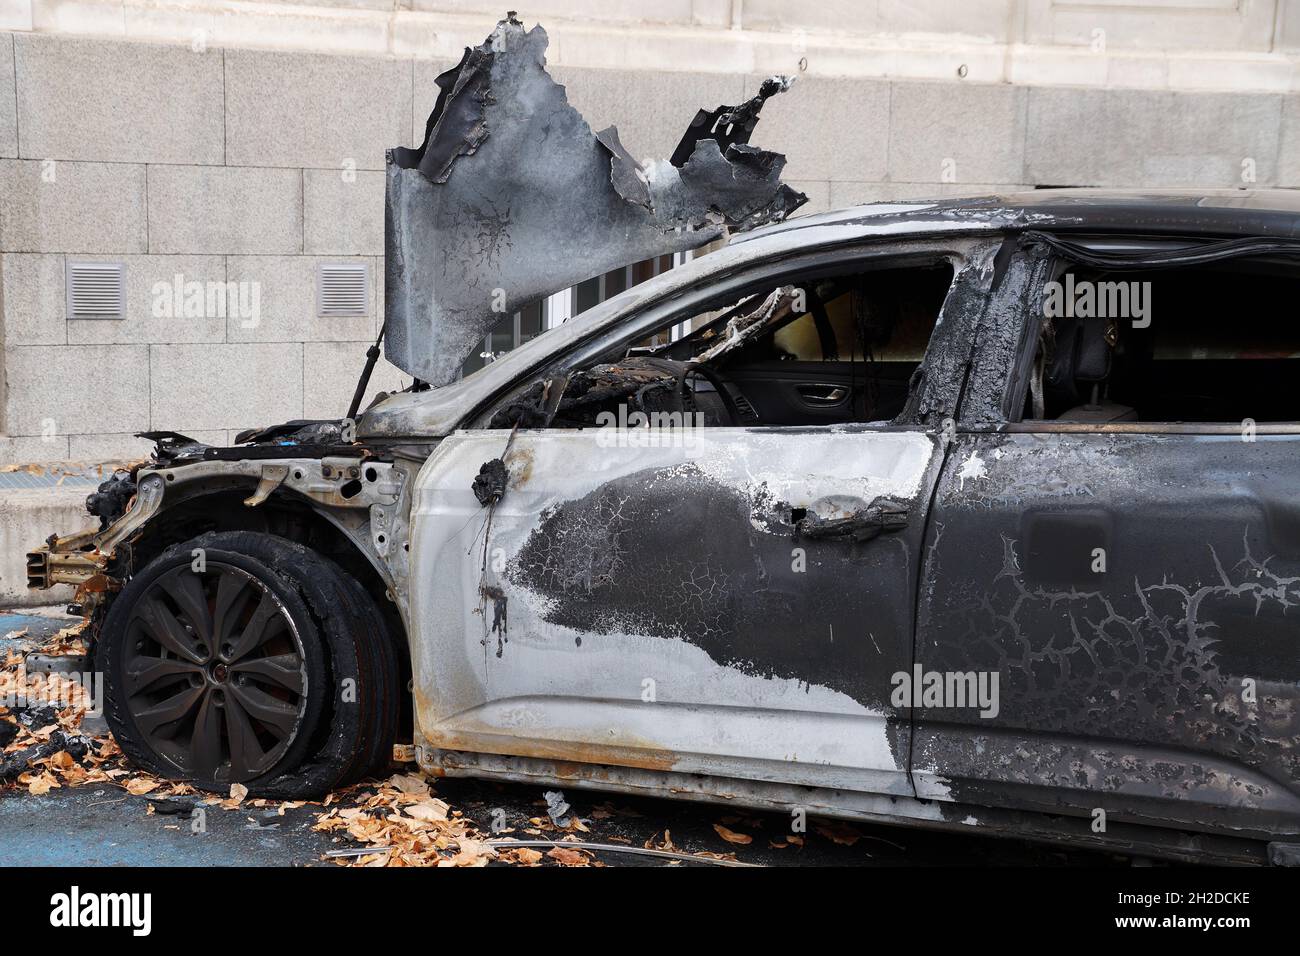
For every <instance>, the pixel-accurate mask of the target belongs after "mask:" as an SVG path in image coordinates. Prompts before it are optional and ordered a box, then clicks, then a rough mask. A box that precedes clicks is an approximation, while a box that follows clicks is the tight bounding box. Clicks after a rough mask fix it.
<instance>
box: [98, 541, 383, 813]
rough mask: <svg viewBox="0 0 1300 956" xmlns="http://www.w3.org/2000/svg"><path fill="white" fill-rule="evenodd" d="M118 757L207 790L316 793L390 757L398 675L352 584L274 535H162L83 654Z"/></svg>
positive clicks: (369, 605)
mask: <svg viewBox="0 0 1300 956" xmlns="http://www.w3.org/2000/svg"><path fill="white" fill-rule="evenodd" d="M95 659H96V669H97V670H98V671H99V672H100V673H101V674H102V675H103V679H104V685H105V686H104V716H105V718H106V720H107V721H108V725H109V728H110V729H111V730H112V731H113V735H114V737H115V738H116V739H117V742H118V745H119V746H120V747H121V748H122V751H123V753H125V754H126V755H127V757H128V758H130V759H131V760H133V761H134V762H135V763H137V764H139V765H140V766H141V767H143V768H145V769H146V770H149V771H150V772H152V773H155V774H157V775H159V776H162V777H168V778H172V779H181V780H187V781H189V782H191V783H193V784H194V785H195V786H197V787H200V788H202V789H206V790H215V791H222V792H226V791H229V789H230V786H231V784H235V783H239V784H243V785H244V786H246V787H248V789H249V791H250V792H251V793H253V794H255V795H258V796H263V797H271V798H275V799H297V798H304V797H315V796H319V795H321V794H323V793H326V792H328V791H329V790H331V789H333V788H335V787H338V786H343V785H345V784H348V783H351V782H353V781H355V780H357V779H360V778H361V777H362V776H365V775H366V774H367V773H370V772H374V771H376V770H379V769H381V768H382V767H384V766H386V765H387V762H388V761H389V760H390V759H391V755H392V744H393V737H394V734H395V732H396V725H397V713H398V694H399V693H400V688H399V686H398V682H399V673H398V665H397V657H396V651H395V647H394V645H393V642H392V637H391V636H390V634H389V633H388V628H387V626H386V624H385V621H384V619H383V616H382V615H381V614H380V613H379V611H378V609H377V608H376V607H375V604H374V601H373V600H372V599H371V598H370V596H369V595H368V594H366V592H365V590H364V589H363V588H362V587H361V585H360V584H359V583H358V582H357V581H356V580H355V579H354V578H353V577H351V576H350V575H348V574H347V573H346V572H344V571H343V570H342V569H340V568H339V567H338V566H337V565H335V564H333V563H332V562H330V561H328V560H327V559H325V558H324V557H322V556H320V555H318V554H316V553H315V552H312V551H310V550H308V549H307V548H304V547H303V546H301V545H299V544H296V543H294V542H292V541H287V540H285V539H283V538H277V537H275V536H272V535H267V534H259V533H255V532H247V531H227V532H214V533H210V534H205V535H202V536H200V537H197V538H194V539H192V540H190V541H187V542H184V543H182V544H178V545H175V546H174V547H172V548H169V549H168V550H167V551H165V552H164V553H163V554H161V555H159V556H158V557H157V558H155V559H154V560H153V561H152V562H150V563H149V564H148V565H147V566H146V567H145V568H144V569H142V570H141V571H140V572H139V573H138V574H136V575H135V576H134V577H133V578H132V579H131V581H130V582H129V583H128V584H127V586H126V587H125V588H123V590H122V593H121V594H120V595H118V597H117V598H116V600H114V601H113V603H112V606H111V607H110V609H109V613H108V616H107V618H106V619H105V622H104V627H103V629H102V632H101V634H100V636H99V640H98V642H97V645H96V652H95Z"/></svg>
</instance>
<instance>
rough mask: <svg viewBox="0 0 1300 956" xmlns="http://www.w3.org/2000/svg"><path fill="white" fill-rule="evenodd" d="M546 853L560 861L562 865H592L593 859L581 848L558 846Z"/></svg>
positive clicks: (557, 861)
mask: <svg viewBox="0 0 1300 956" xmlns="http://www.w3.org/2000/svg"><path fill="white" fill-rule="evenodd" d="M546 855H547V856H548V857H550V858H551V859H552V860H554V861H555V862H556V863H559V864H560V865H561V866H590V865H591V859H590V858H589V857H587V856H586V855H585V854H584V853H583V852H582V851H581V850H570V849H569V848H568V847H563V846H557V847H554V848H552V849H550V850H548V851H547V852H546Z"/></svg>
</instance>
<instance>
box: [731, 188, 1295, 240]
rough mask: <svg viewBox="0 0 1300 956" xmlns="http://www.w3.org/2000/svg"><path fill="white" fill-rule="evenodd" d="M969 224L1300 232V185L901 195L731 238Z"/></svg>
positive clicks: (975, 228)
mask: <svg viewBox="0 0 1300 956" xmlns="http://www.w3.org/2000/svg"><path fill="white" fill-rule="evenodd" d="M962 223H968V224H969V227H970V230H971V231H972V232H989V231H990V230H993V231H996V230H1006V231H1022V230H1027V229H1041V230H1044V231H1061V230H1069V231H1075V232H1099V233H1125V234H1130V235H1187V236H1201V235H1204V236H1230V237H1232V236H1268V237H1286V238H1291V237H1300V190H1290V189H1218V190H1159V189H1149V190H1119V189H1036V190H1033V191H1030V192H1019V193H1009V194H1007V195H1000V196H975V197H962V198H947V199H916V200H911V199H909V200H899V201H896V202H880V203H868V204H866V205H861V206H852V207H849V208H847V209H838V210H833V211H831V212H822V213H814V214H811V215H807V216H796V217H795V218H793V219H788V220H786V221H785V222H781V223H777V224H775V225H771V226H765V227H763V228H761V229H755V230H752V231H750V232H744V233H738V234H736V235H734V236H733V237H732V239H731V244H733V245H734V244H738V243H744V242H749V241H751V240H753V239H755V238H760V237H765V236H774V235H777V234H782V233H784V234H786V235H787V238H789V239H790V240H792V241H796V242H797V241H798V240H799V238H800V237H799V235H798V233H799V231H800V230H806V229H815V228H816V227H819V226H832V227H837V229H841V230H842V229H844V228H845V227H847V228H848V230H849V231H852V229H853V227H855V226H857V227H860V228H861V230H862V232H863V233H864V235H865V234H869V233H873V232H878V231H880V230H881V229H882V228H883V227H890V228H889V229H888V231H889V233H890V234H891V235H893V236H894V237H897V236H898V235H900V233H901V234H906V233H908V232H915V233H917V234H922V233H926V232H932V231H936V230H938V229H940V228H941V229H942V231H943V232H946V233H952V232H953V231H954V230H956V231H960V229H961V225H962Z"/></svg>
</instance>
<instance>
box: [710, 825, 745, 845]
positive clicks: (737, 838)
mask: <svg viewBox="0 0 1300 956" xmlns="http://www.w3.org/2000/svg"><path fill="white" fill-rule="evenodd" d="M713 829H714V831H715V832H716V833H717V834H718V836H720V837H722V839H724V840H726V841H727V842H728V843H738V844H740V845H741V846H748V845H749V844H751V843H753V842H754V838H753V837H752V836H750V835H749V834H748V833H737V832H736V831H735V830H728V829H727V828H726V827H724V826H723V825H722V824H721V823H715V824H713Z"/></svg>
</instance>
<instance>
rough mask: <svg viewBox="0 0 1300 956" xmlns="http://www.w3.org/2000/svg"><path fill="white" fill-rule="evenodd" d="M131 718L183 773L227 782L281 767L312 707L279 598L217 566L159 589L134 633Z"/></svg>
mask: <svg viewBox="0 0 1300 956" xmlns="http://www.w3.org/2000/svg"><path fill="white" fill-rule="evenodd" d="M122 677H123V680H122V685H123V689H124V691H125V700H126V705H127V710H128V712H129V713H130V715H131V719H132V721H133V722H134V724H135V727H136V729H137V730H138V731H139V733H140V735H141V736H142V737H143V738H144V740H145V742H146V743H147V744H148V745H149V747H150V748H151V749H152V750H153V751H154V753H156V754H158V755H159V756H160V757H162V758H163V759H164V760H166V761H167V762H168V763H170V764H172V765H173V766H174V767H176V769H177V770H178V771H180V772H181V773H182V774H184V775H186V776H189V777H193V778H196V779H201V780H210V781H215V782H220V783H240V782H243V781H246V780H251V779H253V778H255V777H258V776H261V775H262V774H264V773H266V772H267V771H269V770H270V769H271V768H273V767H274V766H275V765H276V764H277V763H278V762H279V761H280V759H281V758H282V757H283V756H284V754H285V753H286V752H287V751H288V749H289V748H290V747H291V746H292V745H293V743H294V741H295V740H297V738H298V735H299V733H300V732H301V729H302V720H303V715H304V713H305V711H306V706H307V674H306V666H305V661H304V656H303V650H302V641H301V639H300V638H299V636H298V632H297V629H296V628H295V627H294V624H293V620H292V618H291V617H290V616H289V612H288V611H287V610H286V608H285V607H284V604H283V603H282V602H281V601H280V599H279V598H278V597H276V595H275V594H274V593H272V592H271V590H270V589H269V588H268V587H267V586H266V585H265V584H264V583H263V582H261V581H259V580H258V579H257V578H256V577H254V576H253V575H251V574H249V573H248V572H246V571H244V570H242V569H240V568H236V567H232V566H230V565H224V564H220V563H217V562H211V561H209V562H207V564H206V567H205V569H204V570H203V571H198V572H196V571H193V570H191V568H190V567H189V566H184V565H183V566H181V567H179V568H174V569H172V570H171V571H168V572H167V573H165V574H163V575H162V576H161V577H159V578H158V580H156V581H154V582H153V583H152V584H151V585H150V586H149V588H148V589H147V590H146V591H145V592H144V594H142V595H141V596H140V598H139V600H137V601H136V604H135V607H134V608H133V609H132V612H131V618H130V620H129V622H128V625H127V652H126V654H125V655H124V662H123V667H122Z"/></svg>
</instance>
